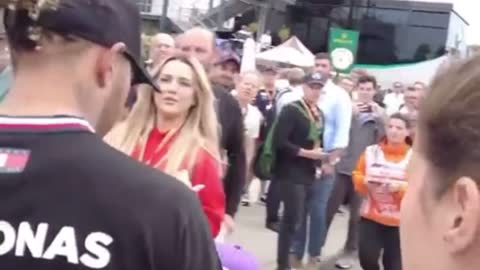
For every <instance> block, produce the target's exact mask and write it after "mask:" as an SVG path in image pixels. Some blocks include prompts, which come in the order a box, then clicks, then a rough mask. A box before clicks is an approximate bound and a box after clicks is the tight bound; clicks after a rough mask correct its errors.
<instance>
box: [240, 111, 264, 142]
mask: <svg viewBox="0 0 480 270" xmlns="http://www.w3.org/2000/svg"><path fill="white" fill-rule="evenodd" d="M242 114H243V115H244V117H243V125H244V126H245V132H246V135H247V136H248V138H251V139H258V137H259V136H260V126H261V124H262V120H263V115H262V113H261V112H260V110H259V109H257V107H255V106H253V105H250V104H248V105H247V108H246V109H244V110H243V111H242Z"/></svg>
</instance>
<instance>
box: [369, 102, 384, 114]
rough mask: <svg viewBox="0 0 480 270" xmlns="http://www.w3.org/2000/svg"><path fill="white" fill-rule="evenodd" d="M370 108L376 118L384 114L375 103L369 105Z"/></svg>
mask: <svg viewBox="0 0 480 270" xmlns="http://www.w3.org/2000/svg"><path fill="white" fill-rule="evenodd" d="M370 107H371V108H372V112H373V114H374V115H376V116H381V115H382V114H383V113H384V110H383V108H382V107H380V105H378V104H377V103H376V102H372V103H370Z"/></svg>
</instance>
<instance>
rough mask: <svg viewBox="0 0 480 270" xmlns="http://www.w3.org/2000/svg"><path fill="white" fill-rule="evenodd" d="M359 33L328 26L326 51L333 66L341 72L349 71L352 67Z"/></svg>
mask: <svg viewBox="0 0 480 270" xmlns="http://www.w3.org/2000/svg"><path fill="white" fill-rule="evenodd" d="M359 37H360V33H359V32H358V31H352V30H347V29H341V28H335V27H332V28H330V38H329V42H328V52H329V54H330V57H331V58H332V64H333V67H334V68H335V69H336V70H337V71H338V72H342V73H349V72H350V70H351V69H352V68H353V66H354V64H355V61H356V57H357V50H358V39H359Z"/></svg>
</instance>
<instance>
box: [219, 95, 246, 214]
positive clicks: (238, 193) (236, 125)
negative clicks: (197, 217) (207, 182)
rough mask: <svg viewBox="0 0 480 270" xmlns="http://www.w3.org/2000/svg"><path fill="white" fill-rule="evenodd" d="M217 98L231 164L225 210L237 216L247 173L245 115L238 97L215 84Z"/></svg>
mask: <svg viewBox="0 0 480 270" xmlns="http://www.w3.org/2000/svg"><path fill="white" fill-rule="evenodd" d="M213 93H214V95H215V98H216V99H217V115H218V121H219V123H220V125H221V128H222V129H221V145H222V148H223V149H225V150H226V151H227V156H228V168H227V172H226V175H225V177H224V179H223V185H224V190H225V198H226V205H225V212H226V213H227V214H228V215H230V216H232V217H233V216H234V215H235V213H236V212H237V210H238V204H239V203H240V198H241V197H242V191H243V188H244V186H245V179H246V174H247V158H246V153H245V142H244V139H245V138H244V134H245V130H244V127H243V116H242V110H241V109H240V105H239V104H238V101H237V100H236V99H235V98H234V97H233V96H232V95H231V94H230V93H229V92H228V90H226V89H223V88H222V87H221V86H218V85H214V86H213Z"/></svg>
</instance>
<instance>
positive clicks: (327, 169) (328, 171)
mask: <svg viewBox="0 0 480 270" xmlns="http://www.w3.org/2000/svg"><path fill="white" fill-rule="evenodd" d="M334 172H335V167H334V166H332V165H330V164H328V163H325V164H322V174H323V175H333V173H334Z"/></svg>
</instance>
